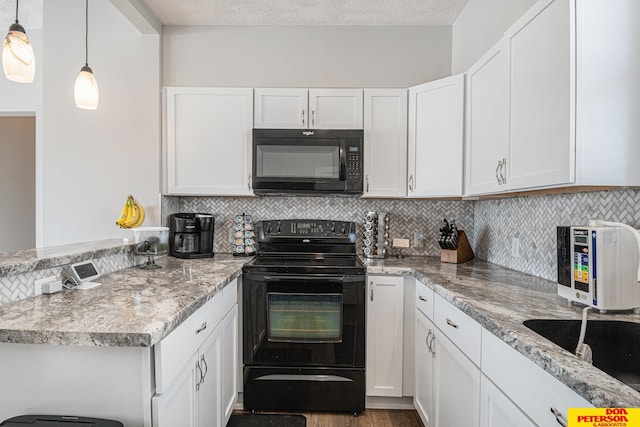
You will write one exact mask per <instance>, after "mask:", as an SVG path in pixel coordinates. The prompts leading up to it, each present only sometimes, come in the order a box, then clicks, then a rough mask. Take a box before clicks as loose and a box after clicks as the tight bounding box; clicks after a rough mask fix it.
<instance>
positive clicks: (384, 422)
mask: <svg viewBox="0 0 640 427" xmlns="http://www.w3.org/2000/svg"><path fill="white" fill-rule="evenodd" d="M239 412H240V411H239ZM300 413H301V414H302V415H304V416H305V417H306V418H307V427H424V426H423V425H422V422H421V421H420V418H419V417H418V414H417V412H416V411H404V410H391V409H367V410H365V411H364V412H363V413H361V414H360V415H358V416H357V417H354V416H353V415H350V414H344V413H326V412H313V413H307V412H300Z"/></svg>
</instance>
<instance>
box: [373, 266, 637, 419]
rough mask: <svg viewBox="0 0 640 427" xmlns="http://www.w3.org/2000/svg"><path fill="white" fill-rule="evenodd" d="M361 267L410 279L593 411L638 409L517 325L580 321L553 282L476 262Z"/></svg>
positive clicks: (596, 373)
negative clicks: (619, 408)
mask: <svg viewBox="0 0 640 427" xmlns="http://www.w3.org/2000/svg"><path fill="white" fill-rule="evenodd" d="M365 264H366V265H367V272H368V273H369V274H391V275H413V276H415V277H416V278H417V279H418V280H420V281H421V282H423V283H425V284H426V285H427V286H429V287H431V288H433V289H434V291H435V292H436V293H437V294H438V295H440V296H442V297H444V298H445V299H446V300H447V301H449V302H451V303H452V304H453V305H455V306H456V307H457V308H459V309H460V310H462V311H463V312H465V313H466V314H467V315H469V316H470V317H472V318H473V319H475V320H476V321H477V322H478V323H480V324H481V325H482V327H484V328H485V329H487V330H488V331H490V332H492V333H493V334H494V335H496V336H497V337H499V338H501V339H502V340H503V341H505V342H506V343H507V344H509V345H510V346H511V347H513V348H514V349H516V350H517V351H519V352H520V353H522V354H523V355H525V356H526V357H527V358H528V359H530V360H532V361H533V362H535V363H536V364H537V365H538V366H540V367H542V368H543V369H544V370H545V371H547V372H549V373H550V374H551V375H553V376H554V377H556V378H558V379H559V380H560V381H561V382H563V383H564V384H566V385H567V386H569V387H570V388H571V389H572V390H574V391H575V392H576V393H578V394H579V395H581V396H582V397H584V398H585V399H586V400H588V401H590V402H591V403H592V404H593V405H594V406H596V407H618V406H621V407H640V393H639V392H637V391H635V390H634V389H632V388H631V387H628V386H627V385H625V384H623V383H622V382H620V381H618V380H617V379H615V378H613V377H611V376H609V375H607V374H605V373H604V372H602V371H600V370H599V369H597V368H595V367H594V366H592V365H591V364H589V363H587V362H584V361H581V360H579V359H578V358H577V357H575V356H574V355H573V354H571V353H569V352H568V351H566V350H564V349H562V348H560V347H559V346H557V345H555V344H553V343H551V342H550V341H548V340H546V339H545V338H543V337H541V336H539V335H538V334H536V333H535V332H533V331H531V330H530V329H528V328H527V327H525V326H524V325H523V324H522V322H523V321H524V320H527V319H541V318H543V319H581V316H582V309H581V308H579V307H573V306H569V305H568V304H567V301H566V299H563V298H561V297H559V296H558V295H557V293H556V284H555V283H553V282H549V281H548V280H544V279H540V278H537V277H533V276H528V275H526V274H523V273H520V272H518V271H514V270H509V269H505V268H502V267H499V266H496V265H494V264H491V263H488V262H485V261H480V260H474V261H471V262H468V263H464V264H459V265H456V264H444V263H441V262H440V259H439V258H435V257H415V258H411V257H409V258H404V259H400V260H397V259H387V260H365ZM589 319H604V320H612V319H615V320H625V321H631V322H637V323H640V315H637V314H606V315H602V314H597V313H595V312H590V313H589ZM576 340H577V337H576ZM638 369H639V370H640V367H638ZM523 386H526V385H523Z"/></svg>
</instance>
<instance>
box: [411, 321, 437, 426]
mask: <svg viewBox="0 0 640 427" xmlns="http://www.w3.org/2000/svg"><path fill="white" fill-rule="evenodd" d="M434 329H435V328H434V327H433V322H432V321H431V320H429V319H428V318H427V316H425V315H424V314H422V313H421V312H419V311H418V312H417V313H416V328H415V336H416V341H415V346H416V348H415V352H416V356H415V368H414V373H415V380H414V390H413V405H414V406H415V408H416V411H417V412H418V416H420V419H421V420H422V423H423V424H424V425H425V427H432V426H433V425H434V423H433V420H434V417H433V410H434V407H433V400H434V399H433V382H434V381H433V351H432V349H431V345H432V341H433V338H434V335H433V331H434Z"/></svg>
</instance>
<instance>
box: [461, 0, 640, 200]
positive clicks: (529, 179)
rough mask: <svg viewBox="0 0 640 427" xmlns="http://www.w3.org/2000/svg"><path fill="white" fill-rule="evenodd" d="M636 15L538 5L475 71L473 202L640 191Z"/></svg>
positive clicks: (469, 157)
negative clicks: (551, 191) (491, 197)
mask: <svg viewBox="0 0 640 427" xmlns="http://www.w3.org/2000/svg"><path fill="white" fill-rule="evenodd" d="M629 16H640V2H638V1H634V0H619V1H616V2H610V1H607V0H593V1H588V2H577V1H576V0H540V1H538V2H537V3H535V4H534V5H533V7H531V9H529V10H528V11H527V12H526V13H525V14H524V15H523V16H522V17H521V18H520V19H519V20H518V21H517V22H516V23H515V24H514V25H513V26H512V27H511V28H509V29H508V30H507V32H506V33H505V35H504V37H503V39H502V41H501V42H500V43H498V45H496V47H494V48H493V49H492V50H491V51H490V52H488V53H487V54H486V55H485V56H484V57H483V58H482V59H480V61H478V63H477V64H475V65H474V66H473V67H472V68H471V69H470V70H469V77H468V92H469V93H468V96H467V101H468V102H467V106H468V107H467V143H466V172H467V174H466V175H467V176H466V180H465V184H466V187H465V193H466V194H470V195H474V194H488V193H496V192H500V191H506V190H508V191H519V190H532V189H541V188H553V187H566V186H638V185H640V168H638V167H637V159H638V158H640V144H638V141H639V140H640V122H638V120H635V118H637V117H639V116H640V82H639V81H638V79H637V70H638V69H640V27H639V26H638V25H634V24H633V23H632V22H630V21H629V19H628V18H629ZM503 64H504V65H506V66H504V67H503ZM503 84H504V85H503ZM492 92H493V93H494V98H493V99H491V97H490V96H489V95H490V93H492ZM505 111H506V113H505ZM505 132H506V133H505ZM505 134H506V137H504V136H503V135H505ZM504 139H506V144H507V147H508V149H507V150H504V149H501V150H498V149H496V147H498V146H500V147H504V144H505V142H504Z"/></svg>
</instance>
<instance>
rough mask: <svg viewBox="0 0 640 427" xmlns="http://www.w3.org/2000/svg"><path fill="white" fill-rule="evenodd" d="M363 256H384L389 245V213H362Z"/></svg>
mask: <svg viewBox="0 0 640 427" xmlns="http://www.w3.org/2000/svg"><path fill="white" fill-rule="evenodd" d="M363 246H364V256H365V257H366V258H386V256H387V253H388V250H387V248H388V247H389V214H388V213H386V212H367V213H366V214H365V215H364V240H363Z"/></svg>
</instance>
